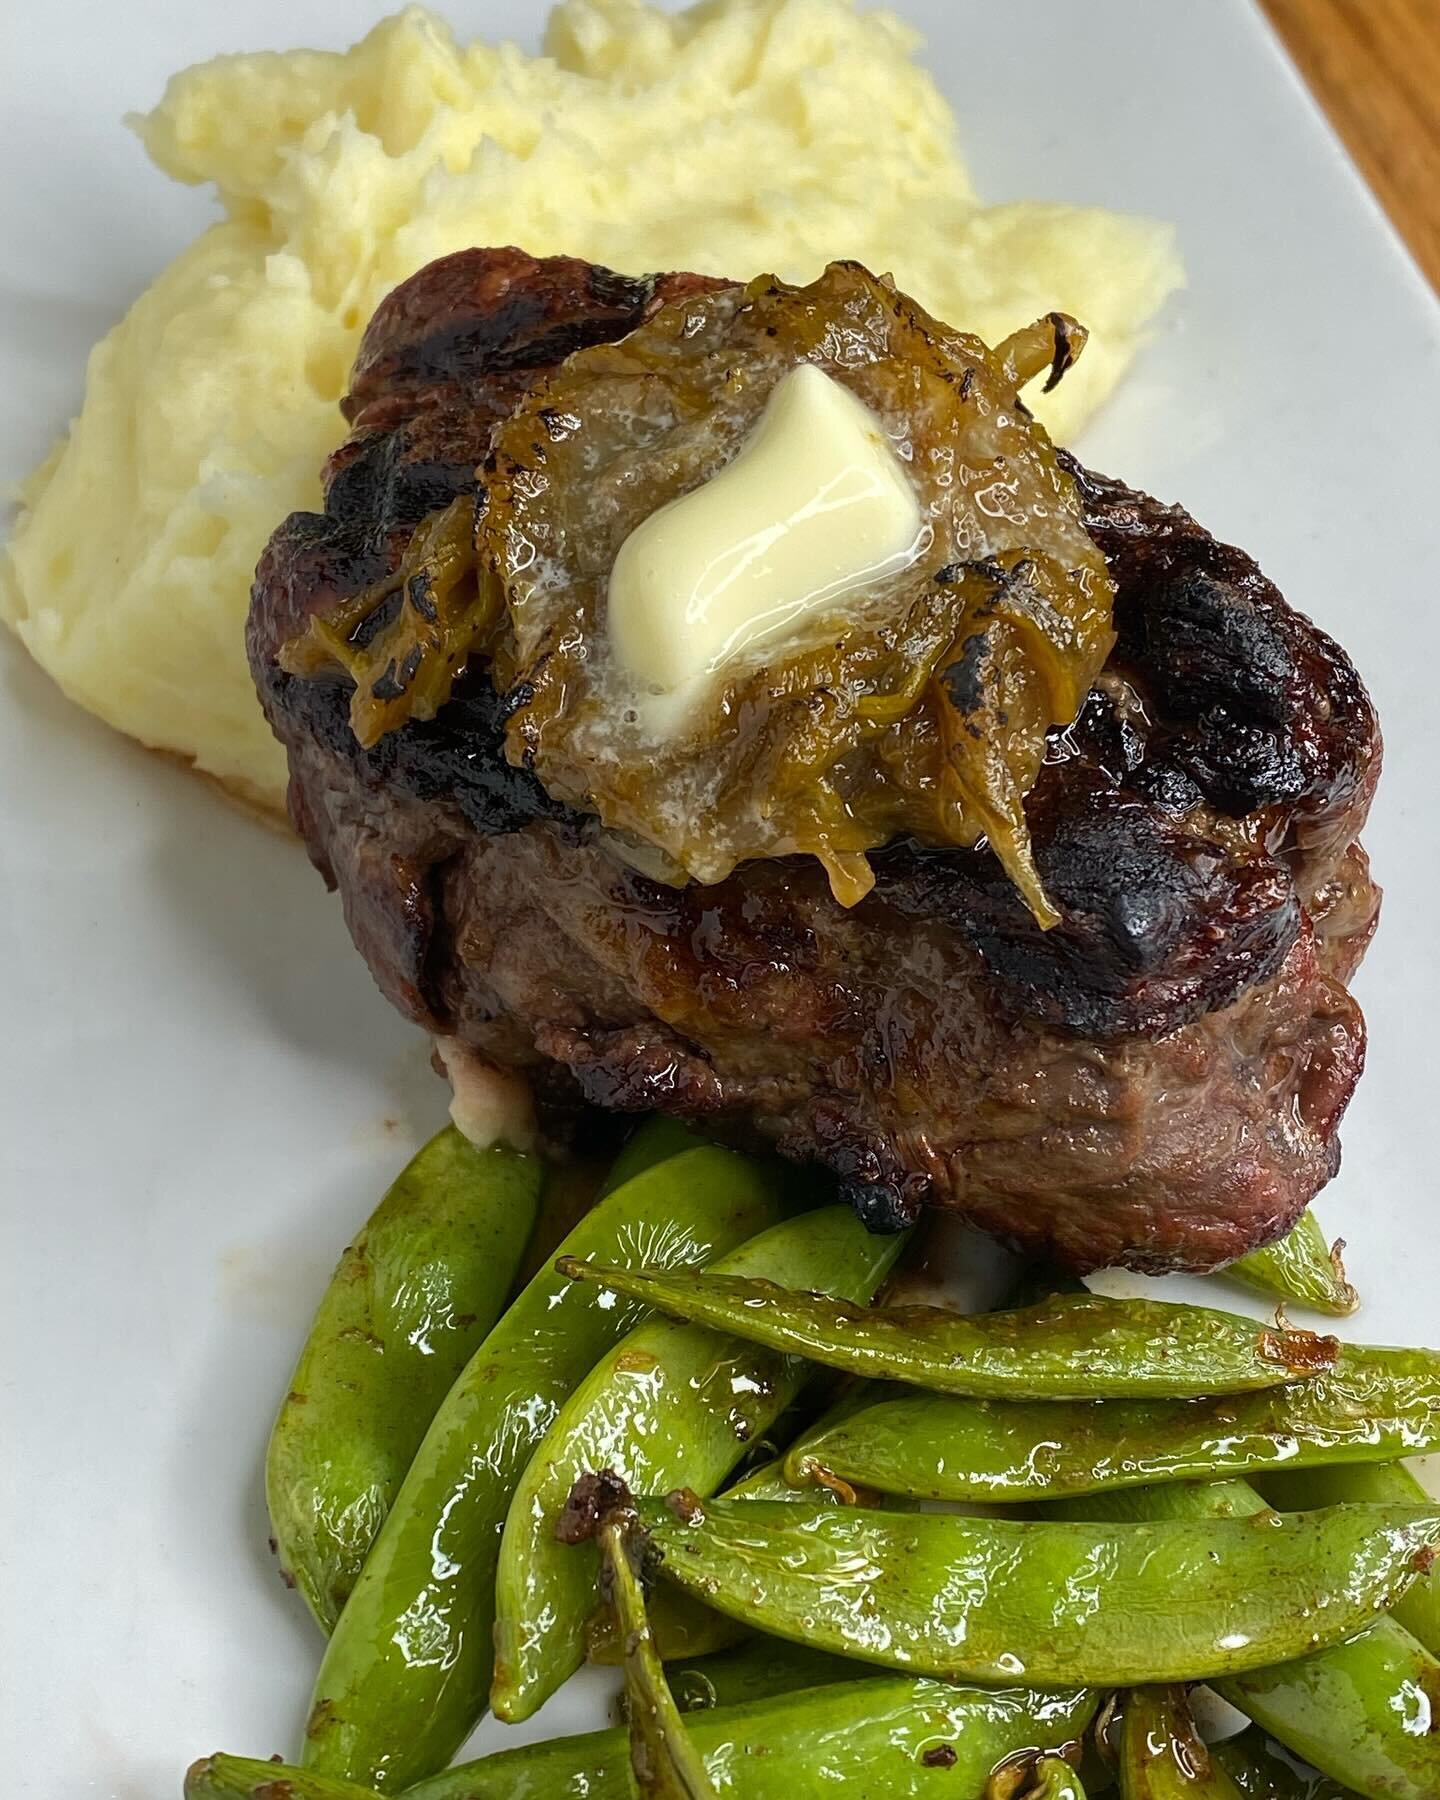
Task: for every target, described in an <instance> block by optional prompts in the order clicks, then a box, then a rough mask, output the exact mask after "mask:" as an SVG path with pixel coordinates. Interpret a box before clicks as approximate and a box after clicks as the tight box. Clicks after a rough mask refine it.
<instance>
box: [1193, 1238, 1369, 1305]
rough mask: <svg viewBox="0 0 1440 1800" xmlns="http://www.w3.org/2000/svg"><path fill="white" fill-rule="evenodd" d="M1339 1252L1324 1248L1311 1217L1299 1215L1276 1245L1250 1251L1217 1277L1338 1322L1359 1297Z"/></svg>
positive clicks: (1327, 1245) (1335, 1248)
mask: <svg viewBox="0 0 1440 1800" xmlns="http://www.w3.org/2000/svg"><path fill="white" fill-rule="evenodd" d="M1344 1248H1345V1246H1344V1245H1343V1244H1342V1243H1341V1242H1340V1241H1339V1240H1338V1239H1337V1240H1336V1242H1335V1243H1334V1244H1330V1243H1327V1242H1326V1239H1325V1233H1324V1232H1323V1231H1322V1230H1321V1229H1320V1221H1319V1220H1318V1219H1317V1218H1316V1217H1315V1215H1314V1213H1312V1212H1303V1213H1301V1215H1300V1219H1299V1222H1298V1223H1297V1224H1296V1225H1295V1226H1294V1227H1293V1229H1292V1230H1291V1231H1290V1232H1289V1233H1288V1234H1287V1235H1286V1236H1285V1237H1283V1238H1281V1239H1280V1241H1279V1242H1278V1243H1275V1244H1267V1245H1266V1246H1265V1248H1264V1249H1263V1250H1252V1251H1251V1252H1250V1254H1249V1255H1248V1256H1242V1257H1241V1258H1240V1259H1239V1261H1238V1262H1233V1263H1231V1264H1230V1265H1229V1267H1228V1268H1225V1269H1222V1270H1221V1271H1220V1273H1221V1275H1222V1276H1224V1277H1225V1278H1226V1279H1227V1280H1231V1281H1238V1282H1240V1283H1241V1284H1242V1286H1244V1287H1248V1288H1255V1289H1256V1290H1257V1291H1258V1292H1260V1293H1262V1294H1272V1295H1273V1296H1274V1297H1275V1298H1276V1299H1277V1300H1292V1301H1294V1302H1295V1304H1296V1305H1297V1306H1308V1307H1311V1308H1313V1309H1314V1311H1316V1312H1323V1313H1331V1314H1333V1315H1335V1316H1336V1317H1337V1318H1343V1317H1344V1316H1345V1315H1346V1314H1347V1313H1352V1312H1354V1310H1355V1308H1356V1307H1357V1306H1358V1305H1359V1304H1360V1296H1359V1295H1358V1294H1357V1293H1356V1292H1355V1290H1354V1288H1353V1287H1351V1285H1350V1283H1349V1281H1348V1280H1347V1279H1346V1275H1345V1264H1344V1261H1343V1260H1342V1257H1341V1252H1342V1251H1343V1250H1344Z"/></svg>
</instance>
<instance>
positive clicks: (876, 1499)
mask: <svg viewBox="0 0 1440 1800" xmlns="http://www.w3.org/2000/svg"><path fill="white" fill-rule="evenodd" d="M850 1406H851V1401H850V1399H849V1398H848V1397H847V1398H846V1399H845V1400H843V1401H841V1402H840V1403H839V1404H837V1405H835V1406H832V1407H831V1408H830V1409H829V1410H828V1411H827V1412H826V1413H825V1415H824V1417H823V1418H822V1419H821V1420H820V1422H819V1423H818V1424H817V1425H816V1426H813V1427H812V1428H811V1432H812V1433H818V1432H819V1431H820V1430H821V1429H823V1428H824V1427H825V1426H826V1425H827V1424H828V1423H829V1422H830V1421H832V1420H833V1421H836V1422H838V1421H839V1420H840V1419H842V1418H844V1417H845V1415H846V1413H847V1412H848V1411H849V1410H850ZM810 1441H811V1433H805V1434H804V1435H802V1436H801V1437H800V1438H799V1439H798V1440H797V1442H796V1445H795V1449H796V1450H798V1451H800V1452H801V1453H802V1455H803V1452H804V1449H805V1446H806V1445H807V1444H809V1442H810ZM784 1461H785V1459H783V1458H781V1457H776V1458H774V1460H772V1461H771V1462H768V1463H762V1464H761V1465H760V1467H759V1468H758V1469H754V1470H752V1471H751V1473H750V1474H749V1475H747V1476H746V1477H745V1479H744V1480H743V1481H737V1482H735V1483H733V1484H732V1485H731V1486H729V1487H727V1488H725V1489H724V1490H723V1492H724V1494H725V1497H726V1499H728V1500H817V1499H818V1500H823V1501H828V1502H830V1503H831V1504H833V1505H835V1506H839V1505H840V1504H841V1503H842V1500H843V1499H844V1498H845V1493H844V1483H842V1482H838V1481H835V1482H831V1483H830V1485H829V1486H825V1485H823V1484H815V1483H809V1484H807V1485H806V1486H804V1487H796V1486H795V1485H794V1484H793V1483H792V1482H790V1481H789V1480H788V1479H787V1478H786V1476H785V1472H784ZM854 1499H855V1496H854V1495H853V1493H852V1494H851V1495H850V1500H851V1503H852V1504H853V1503H854ZM867 1504H869V1505H880V1506H885V1505H890V1504H895V1503H894V1502H891V1501H887V1499H886V1498H885V1496H883V1495H879V1494H876V1495H869V1496H867ZM650 1630H651V1632H652V1634H653V1635H654V1638H655V1642H656V1644H657V1645H658V1647H659V1650H660V1655H661V1659H662V1660H663V1661H665V1662H667V1663H668V1662H677V1661H682V1660H683V1661H687V1662H695V1661H697V1660H698V1659H702V1658H705V1657H709V1656H712V1655H713V1654H714V1653H715V1652H716V1651H719V1650H726V1649H729V1648H731V1647H732V1646H734V1645H736V1644H738V1643H740V1642H741V1640H743V1639H744V1638H745V1636H746V1635H747V1633H746V1629H745V1627H744V1626H743V1625H741V1624H739V1623H738V1622H737V1621H736V1620H734V1619H728V1618H726V1616H725V1614H724V1613H718V1612H716V1611H715V1609H714V1607H713V1606H706V1605H705V1603H704V1602H703V1601H702V1600H697V1599H696V1598H695V1597H694V1596H693V1595H692V1594H687V1593H685V1592H684V1590H683V1589H681V1588H677V1587H674V1586H670V1585H662V1586H660V1587H659V1588H657V1589H656V1590H655V1592H654V1593H652V1594H651V1596H650ZM775 1641H776V1642H778V1640H775ZM788 1647H789V1646H786V1648H788ZM621 1656H622V1648H621V1634H620V1632H619V1630H618V1628H617V1626H616V1624H615V1620H614V1617H613V1616H612V1615H611V1614H610V1613H609V1612H608V1611H606V1610H605V1609H604V1608H603V1607H602V1608H600V1609H599V1610H598V1611H596V1612H594V1613H592V1614H591V1616H590V1618H589V1619H588V1620H587V1621H586V1626H585V1660H586V1662H589V1663H600V1664H602V1665H606V1666H613V1665H616V1664H618V1663H619V1662H620V1660H621ZM853 1678H854V1677H853V1671H852V1676H851V1679H853ZM740 1697H741V1696H739V1695H737V1696H736V1698H737V1699H738V1698H740ZM744 1697H745V1698H747V1699H748V1698H749V1697H750V1696H748V1695H746V1696H744Z"/></svg>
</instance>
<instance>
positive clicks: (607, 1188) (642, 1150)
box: [600, 1113, 706, 1195]
mask: <svg viewBox="0 0 1440 1800" xmlns="http://www.w3.org/2000/svg"><path fill="white" fill-rule="evenodd" d="M705 1143H706V1140H705V1139H704V1138H702V1137H697V1136H696V1134H695V1133H694V1132H693V1131H692V1130H691V1129H690V1127H689V1126H688V1125H683V1124H681V1122H680V1120H679V1119H672V1118H671V1117H670V1116H669V1114H668V1113H652V1114H651V1115H650V1117H649V1118H648V1119H646V1120H644V1121H643V1122H642V1123H641V1124H639V1125H637V1126H636V1128H635V1129H634V1131H632V1132H631V1133H630V1135H629V1137H627V1138H626V1140H625V1142H624V1143H623V1144H622V1145H621V1146H620V1151H619V1154H618V1155H617V1156H616V1158H615V1160H614V1162H613V1163H611V1165H610V1173H609V1174H608V1175H607V1176H606V1177H605V1181H604V1184H603V1185H602V1187H601V1189H600V1192H601V1194H602V1195H604V1194H612V1193H614V1191H615V1189H616V1188H617V1187H624V1185H625V1183H626V1182H627V1181H633V1180H634V1179H635V1177H636V1176H637V1175H643V1174H644V1173H645V1171H646V1170H647V1169H653V1168H654V1167H655V1165H656V1164H657V1163H662V1162H668V1161H669V1160H670V1158H671V1157H672V1156H681V1155H683V1154H684V1152H685V1151H687V1150H699V1149H701V1148H703V1147H704V1145H705Z"/></svg>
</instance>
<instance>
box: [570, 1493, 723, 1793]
mask: <svg viewBox="0 0 1440 1800" xmlns="http://www.w3.org/2000/svg"><path fill="white" fill-rule="evenodd" d="M635 1535H636V1534H635V1533H634V1519H633V1515H631V1514H630V1513H629V1511H628V1510H627V1509H624V1508H617V1509H616V1510H615V1511H614V1512H613V1513H612V1514H611V1515H610V1517H608V1518H606V1519H605V1520H604V1521H603V1522H602V1523H601V1525H600V1528H599V1532H598V1536H597V1541H598V1543H599V1546H600V1558H601V1590H602V1592H603V1593H604V1594H605V1597H606V1599H607V1600H608V1602H609V1604H610V1605H611V1606H612V1607H613V1608H614V1611H615V1616H616V1618H617V1619H618V1621H619V1623H620V1630H621V1632H622V1634H623V1637H624V1643H625V1702H626V1717H627V1723H628V1728H629V1733H630V1768H631V1772H632V1774H633V1775H634V1777H635V1786H636V1788H637V1790H638V1791H639V1793H640V1794H641V1795H642V1796H645V1797H647V1800H715V1789H714V1788H713V1787H712V1786H711V1785H710V1777H709V1775H707V1774H706V1772H705V1763H704V1760H703V1758H702V1757H701V1755H700V1752H699V1751H698V1750H697V1749H696V1747H695V1745H694V1744H693V1743H692V1742H691V1739H690V1734H689V1733H688V1732H687V1731H686V1729H685V1721H684V1720H683V1719H682V1718H681V1716H680V1708H679V1707H678V1706H677V1705H676V1703H675V1697H674V1695H673V1694H672V1693H671V1692H670V1687H669V1683H668V1682H667V1681H666V1679H665V1670H664V1668H663V1666H662V1664H661V1662H660V1657H659V1655H658V1653H657V1652H656V1649H655V1644H654V1641H653V1639H652V1638H651V1635H650V1626H649V1622H648V1620H647V1618H646V1616H645V1595H644V1591H643V1589H642V1587H641V1584H640V1576H639V1574H638V1573H637V1571H636V1569H635V1566H634V1563H633V1562H632V1560H631V1559H632V1553H633V1554H634V1555H639V1554H641V1552H642V1549H643V1546H642V1545H641V1544H640V1543H639V1542H636V1543H635V1545H634V1548H633V1552H632V1538H634V1537H635Z"/></svg>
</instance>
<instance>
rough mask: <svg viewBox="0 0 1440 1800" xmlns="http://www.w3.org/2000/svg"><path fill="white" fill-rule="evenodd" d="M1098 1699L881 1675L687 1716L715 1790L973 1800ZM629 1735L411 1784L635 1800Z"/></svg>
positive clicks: (543, 1749) (529, 1749)
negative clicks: (1013, 1759)
mask: <svg viewBox="0 0 1440 1800" xmlns="http://www.w3.org/2000/svg"><path fill="white" fill-rule="evenodd" d="M1095 1706H1096V1697H1095V1696H1094V1695H1093V1694H1088V1693H1076V1694H1042V1693H1036V1692H1034V1691H1032V1690H1029V1689H1025V1688H1000V1689H996V1688H981V1687H970V1686H952V1685H950V1684H949V1683H948V1682H943V1681H916V1680H913V1679H909V1678H898V1677H893V1676H892V1677H888V1678H885V1679H875V1678H871V1679H869V1680H860V1681H853V1682H849V1683H846V1684H844V1685H842V1686H835V1687H826V1688H813V1689H809V1690H807V1691H805V1692H803V1693H798V1694H786V1695H784V1696H782V1697H781V1698H780V1699H778V1700H758V1701H755V1702H753V1703H752V1704H750V1705H748V1706H727V1707H718V1708H716V1709H715V1711H713V1712H699V1713H694V1714H692V1715H691V1716H690V1718H689V1721H688V1723H689V1727H690V1734H691V1737H692V1738H693V1739H694V1741H695V1743H696V1744H697V1745H698V1746H699V1749H700V1753H701V1755H702V1756H703V1757H704V1758H705V1767H706V1770H707V1772H708V1774H709V1776H710V1780H711V1782H712V1783H713V1784H714V1786H715V1788H716V1790H717V1791H718V1792H719V1793H720V1794H723V1795H733V1796H735V1800H802V1797H808V1796H810V1795H813V1794H820V1793H830V1792H831V1791H832V1790H833V1791H834V1792H835V1793H837V1794H839V1793H845V1794H853V1795H856V1796H860V1795H864V1796H866V1797H867V1800H869V1797H871V1796H873V1797H874V1800H883V1797H884V1796H888V1795H892V1794H893V1795H896V1796H900V1795H904V1796H906V1800H930V1796H934V1797H935V1800H973V1796H975V1795H977V1794H979V1792H980V1791H981V1789H982V1788H983V1786H984V1784H985V1781H986V1780H987V1778H988V1776H989V1774H990V1772H991V1770H992V1769H993V1768H994V1767H995V1765H996V1764H997V1763H1000V1762H1003V1761H1004V1759H1005V1758H1006V1757H1008V1756H1013V1755H1015V1754H1016V1753H1017V1752H1019V1751H1023V1750H1033V1749H1034V1748H1035V1747H1036V1746H1045V1747H1054V1748H1060V1747H1061V1746H1063V1745H1065V1744H1067V1743H1070V1742H1073V1741H1074V1740H1075V1739H1076V1738H1077V1737H1078V1736H1079V1735H1080V1734H1081V1733H1082V1732H1083V1731H1084V1730H1085V1729H1086V1727H1087V1726H1088V1725H1089V1723H1090V1720H1091V1719H1092V1718H1093V1716H1094V1713H1095ZM632 1791H633V1790H632V1789H631V1786H630V1772H629V1757H628V1752H627V1746H626V1738H625V1733H624V1732H623V1731H599V1732H591V1733H589V1734H588V1735H586V1736H585V1737H575V1738H552V1739H551V1740H550V1741H549V1742H548V1743H542V1744H533V1745H527V1746H525V1747H524V1748H522V1749H518V1750H502V1751H501V1752H500V1753H499V1754H498V1755H495V1756H487V1757H483V1758H482V1759H481V1760H480V1761H478V1762H472V1763H465V1764H462V1765H461V1766H460V1767H458V1768H454V1769H450V1770H448V1771H447V1772H446V1773H445V1774H443V1775H438V1776H436V1777H435V1778H434V1779H433V1780H431V1781H426V1782H423V1783H422V1784H421V1785H420V1786H419V1787H417V1788H413V1789H412V1790H411V1791H410V1793H409V1794H408V1795H407V1796H406V1800H582V1796H583V1800H630V1795H631V1793H632Z"/></svg>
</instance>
